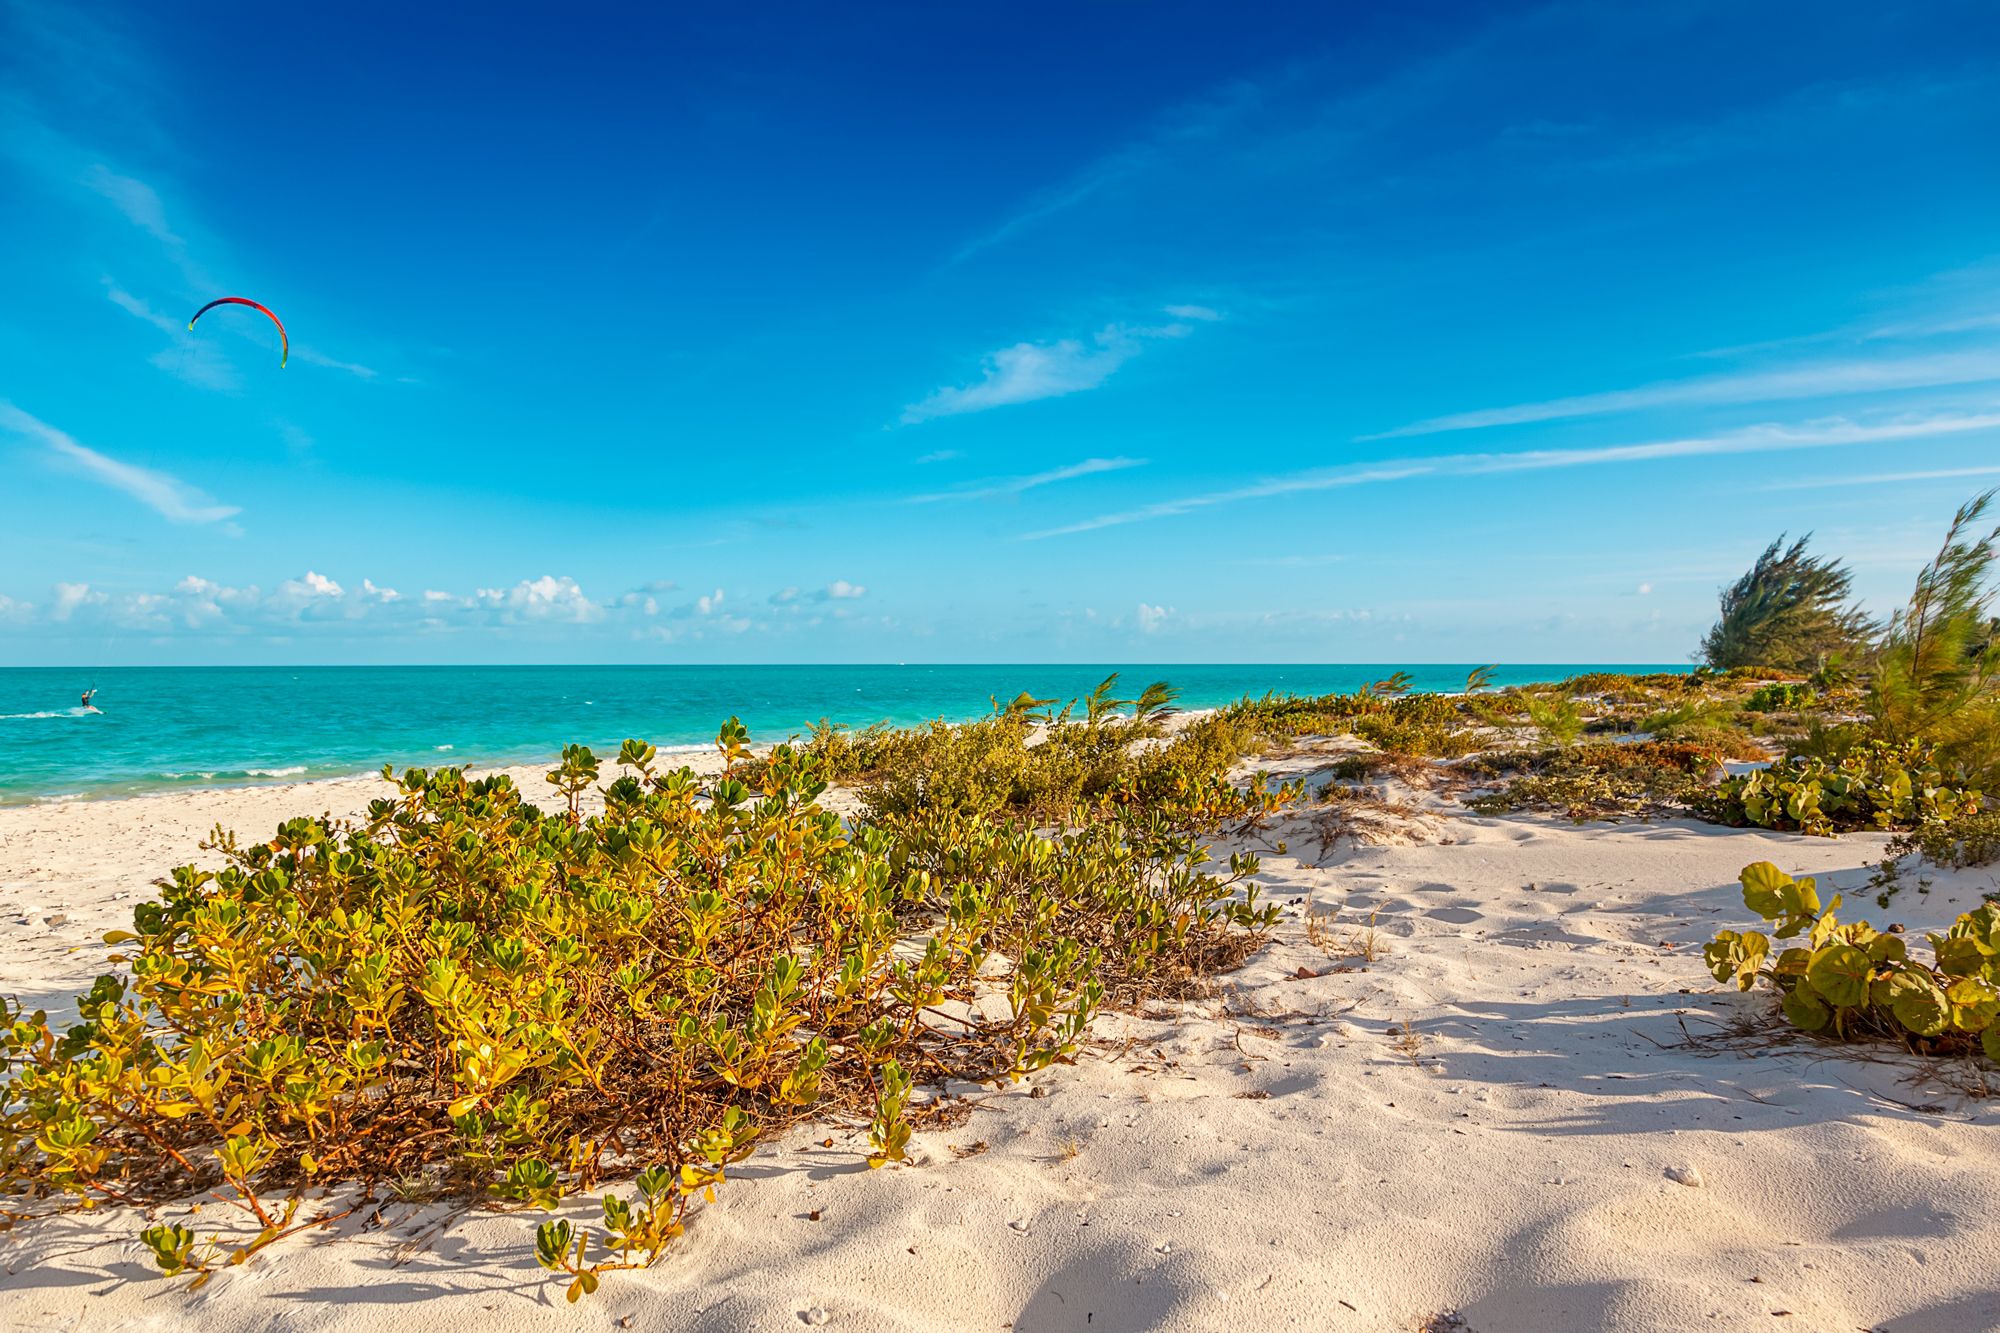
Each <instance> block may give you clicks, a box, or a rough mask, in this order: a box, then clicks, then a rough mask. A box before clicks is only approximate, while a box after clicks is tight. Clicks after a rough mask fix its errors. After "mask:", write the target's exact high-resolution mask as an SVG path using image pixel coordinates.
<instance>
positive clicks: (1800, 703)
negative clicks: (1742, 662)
mask: <svg viewBox="0 0 2000 1333" xmlns="http://www.w3.org/2000/svg"><path fill="white" fill-rule="evenodd" d="M1812 702H1813V691H1812V688H1811V687H1810V686H1806V685H1801V684H1799V683H1798V682H1796V681H1789V680H1784V681H1777V680H1774V681H1772V682H1771V683H1770V684H1768V685H1759V686H1758V687H1757V688H1756V689H1755V690H1752V691H1751V692H1750V697H1749V698H1748V699H1745V700H1744V701H1743V707H1744V709H1745V710H1746V711H1748V712H1752V713H1791V712H1796V711H1798V710H1799V709H1801V708H1805V707H1808V706H1810V705H1811V704H1812Z"/></svg>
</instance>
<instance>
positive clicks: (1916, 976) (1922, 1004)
mask: <svg viewBox="0 0 2000 1333" xmlns="http://www.w3.org/2000/svg"><path fill="white" fill-rule="evenodd" d="M1889 1011H1890V1012H1891V1013H1893V1014H1895V1015H1896V1021H1897V1022H1898V1023H1901V1024H1902V1025H1903V1026H1904V1027H1906V1028H1908V1029H1909V1030H1910V1031H1912V1032H1914V1033H1916V1034H1917V1035H1918V1036H1919V1037H1935V1036H1937V1034H1938V1033H1940V1032H1943V1031H1944V1030H1945V1029H1946V1028H1948V1027H1950V1026H1951V1003H1950V1001H1948V1000H1946V999H1945V995H1944V992H1943V991H1941V990H1939V989H1938V988H1937V983H1936V982H1934V981H1932V980H1931V979H1930V978H1929V977H1927V976H1925V975H1924V974H1923V973H1921V972H1898V973H1897V974H1896V975H1895V976H1893V977H1891V978H1889Z"/></svg>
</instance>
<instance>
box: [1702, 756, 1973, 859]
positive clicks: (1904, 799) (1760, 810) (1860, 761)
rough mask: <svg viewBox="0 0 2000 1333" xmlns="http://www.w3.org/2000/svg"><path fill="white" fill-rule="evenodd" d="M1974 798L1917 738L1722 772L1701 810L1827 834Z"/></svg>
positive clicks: (1897, 824) (1935, 820) (1960, 807)
mask: <svg viewBox="0 0 2000 1333" xmlns="http://www.w3.org/2000/svg"><path fill="white" fill-rule="evenodd" d="M1980 801H1981V794H1980V793H1979V792H1978V791H1975V790H1971V789H1968V788H1962V787H1958V786H1954V785H1952V784H1951V782H1950V781H1949V779H1948V778H1947V777H1946V775H1945V774H1943V773H1942V772H1940V771H1939V769H1938V767H1937V764H1936V762H1935V760H1934V757H1933V754H1932V751H1931V749H1930V747H1928V746H1926V745H1924V744H1923V743H1921V742H1911V743H1909V744H1906V745H1891V744H1889V743H1888V742H1886V741H1868V742H1865V743H1863V744H1861V745H1858V746H1856V747H1855V748H1854V749H1852V750H1850V751H1848V752H1847V754H1845V755H1843V756H1842V757H1841V758H1840V759H1838V760H1834V761H1831V762H1829V761H1827V760H1824V759H1819V758H1803V757H1799V758H1787V759H1784V760H1782V761H1781V762H1779V763H1775V764H1772V765H1771V766H1770V767H1768V768H1763V769H1759V770H1757V771H1756V772H1752V773H1744V774H1740V775H1738V776H1735V777H1730V778H1725V779H1724V780H1723V782H1722V785H1721V786H1720V787H1718V788H1717V789H1716V790H1715V792H1714V793H1713V794H1712V795H1711V796H1708V797H1706V798H1704V799H1703V800H1702V801H1701V803H1700V809H1701V810H1702V812H1703V814H1704V815H1706V816H1707V817H1708V818H1710V819H1712V820H1714V821H1715V822H1717V823H1721V824H1732V825H1736V826H1739V827H1741V826H1743V825H1755V826H1757V827H1759V828H1771V829H1788V830H1796V831H1798V832H1801V833H1811V834H1817V835H1820V836H1824V837H1831V836H1832V835H1833V834H1835V833H1838V832H1841V831H1843V830H1848V829H1863V828H1872V829H1910V828H1916V827H1918V826H1921V825H1925V824H1947V823H1950V822H1951V821H1953V820H1956V819H1959V818H1961V817H1963V816H1965V815H1968V814H1971V813H1973V812H1975V811H1977V810H1978V809H1979V808H1980Z"/></svg>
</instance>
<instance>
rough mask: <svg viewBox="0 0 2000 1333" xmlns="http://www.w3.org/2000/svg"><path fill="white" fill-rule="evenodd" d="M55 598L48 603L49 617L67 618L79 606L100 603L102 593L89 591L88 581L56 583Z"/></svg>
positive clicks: (103, 598) (55, 618)
mask: <svg viewBox="0 0 2000 1333" xmlns="http://www.w3.org/2000/svg"><path fill="white" fill-rule="evenodd" d="M55 594H56V595H55V600H54V601H53V602H51V603H50V604H49V619H51V620H68V619H69V618H70V617H71V616H73V615H75V614H76V612H77V609H78V608H79V607H85V606H91V605H96V604H101V603H102V602H103V601H104V600H105V597H104V594H103V593H101V592H93V591H91V587H90V585H89V584H88V583H58V584H57V585H56V587H55Z"/></svg>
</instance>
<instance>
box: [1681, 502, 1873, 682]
mask: <svg viewBox="0 0 2000 1333" xmlns="http://www.w3.org/2000/svg"><path fill="white" fill-rule="evenodd" d="M1810 539H1811V538H1810V534H1808V536H1805V537H1801V538H1799V539H1798V540H1797V541H1795V542H1793V543H1792V544H1791V545H1790V546H1789V547H1787V546H1786V545H1785V539H1784V538H1783V537H1780V538H1778V540H1777V541H1774V542H1772V543H1771V545H1770V546H1769V547H1767V548H1766V549H1765V551H1764V553H1763V554H1762V555H1760V556H1758V557H1757V561H1756V563H1755V564H1753V565H1752V566H1751V567H1750V569H1749V571H1748V572H1747V573H1745V574H1744V575H1743V576H1742V577H1741V578H1739V579H1737V580H1736V582H1735V583H1733V584H1731V585H1730V586H1729V587H1727V588H1725V589H1723V592H1722V613H1721V616H1720V617H1719V618H1718V619H1717V620H1716V622H1715V625H1714V627H1713V628H1711V629H1710V630H1709V632H1708V635H1707V637H1706V638H1705V639H1703V640H1702V657H1703V658H1704V659H1705V660H1706V661H1707V663H1708V665H1710V666H1712V667H1715V668H1718V669H1723V670H1726V669H1729V668H1733V667H1766V668H1772V669H1775V670H1779V671H1790V672H1795V673H1803V672H1806V671H1810V670H1812V669H1813V668H1814V667H1815V666H1817V665H1818V664H1819V662H1820V661H1821V659H1823V658H1825V657H1827V656H1828V655H1830V654H1833V653H1845V652H1852V651H1854V650H1855V649H1856V648H1858V647H1859V646H1860V645H1862V644H1863V643H1864V642H1865V641H1866V639H1867V637H1868V635H1869V633H1870V631H1871V627H1870V625H1869V623H1868V620H1867V618H1866V617H1865V616H1863V615H1862V614H1861V612H1860V611H1859V610H1857V609H1855V608H1852V607H1849V606H1847V605H1846V602H1847V598H1848V594H1849V593H1850V591H1851V590H1852V588H1853V584H1854V576H1853V574H1852V573H1850V572H1849V571H1848V570H1847V569H1846V567H1845V566H1843V565H1842V564H1841V563H1840V562H1839V561H1838V560H1824V559H1821V558H1819V557H1817V556H1813V555H1808V554H1807V553H1806V544H1807V542H1808V541H1809V540H1810Z"/></svg>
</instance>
